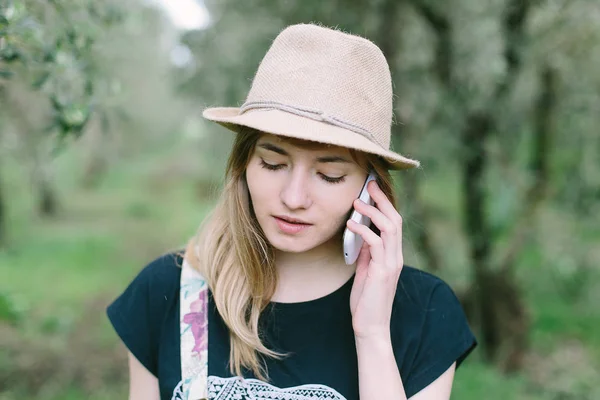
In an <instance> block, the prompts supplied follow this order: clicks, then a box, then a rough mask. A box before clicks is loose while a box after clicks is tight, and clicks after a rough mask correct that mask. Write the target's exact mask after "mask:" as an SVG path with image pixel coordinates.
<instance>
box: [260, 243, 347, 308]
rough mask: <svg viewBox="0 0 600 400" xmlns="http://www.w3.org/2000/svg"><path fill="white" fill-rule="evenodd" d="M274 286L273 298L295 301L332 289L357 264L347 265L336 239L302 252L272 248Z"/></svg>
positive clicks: (313, 297)
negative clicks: (275, 274) (275, 285)
mask: <svg viewBox="0 0 600 400" xmlns="http://www.w3.org/2000/svg"><path fill="white" fill-rule="evenodd" d="M275 265H276V267H277V274H278V279H277V288H276V290H275V294H274V295H273V297H272V299H271V300H272V301H276V302H281V303H297V302H302V301H309V300H314V299H317V298H320V297H323V296H326V295H328V294H329V293H332V292H333V291H335V290H336V289H338V288H339V287H341V286H342V285H343V284H344V283H346V282H347V281H348V279H350V278H351V277H352V275H353V274H354V272H355V270H356V266H354V265H346V263H345V262H344V256H343V254H342V251H341V249H340V243H339V240H336V239H332V240H330V241H329V242H327V243H324V244H322V245H321V246H319V247H316V248H314V249H312V250H310V251H306V252H303V253H287V252H279V251H276V252H275Z"/></svg>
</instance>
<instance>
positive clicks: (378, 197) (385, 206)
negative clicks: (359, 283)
mask: <svg viewBox="0 0 600 400" xmlns="http://www.w3.org/2000/svg"><path fill="white" fill-rule="evenodd" d="M367 190H368V191H369V195H371V198H372V199H373V200H374V201H375V204H376V205H377V209H379V210H380V212H381V213H382V214H383V215H385V216H386V217H387V218H388V219H389V221H390V222H391V223H392V224H393V225H394V226H395V233H396V234H395V237H396V246H395V247H396V257H397V260H398V264H399V265H397V268H402V266H403V265H404V255H403V252H402V216H401V215H400V214H399V213H398V211H397V210H396V208H395V207H394V205H393V204H392V203H391V202H390V200H389V199H388V198H387V196H386V195H385V193H383V191H382V190H381V188H380V187H379V186H378V185H377V183H376V182H369V184H368V185H367ZM376 225H377V224H376Z"/></svg>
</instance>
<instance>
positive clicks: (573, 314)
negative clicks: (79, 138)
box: [0, 147, 600, 400]
mask: <svg viewBox="0 0 600 400" xmlns="http://www.w3.org/2000/svg"><path fill="white" fill-rule="evenodd" d="M180 150H182V149H181V148H180V147H175V148H173V149H171V150H169V151H165V150H162V151H160V152H158V153H154V154H152V153H150V154H148V153H147V154H145V155H138V156H136V157H134V158H132V159H129V160H128V161H127V162H122V163H119V165H115V166H113V168H112V169H111V170H110V171H109V172H108V174H107V175H106V176H105V178H104V179H103V181H102V184H101V185H100V186H99V187H97V188H94V189H91V190H84V189H81V188H80V187H79V186H78V183H77V182H78V179H79V178H80V175H79V170H80V168H79V166H80V164H81V163H80V160H79V159H78V158H77V152H76V150H73V151H71V152H70V153H67V154H65V155H63V156H61V158H60V159H59V160H57V169H56V176H57V177H59V179H57V185H58V190H59V193H60V200H61V211H60V213H59V215H58V217H56V218H55V219H52V220H48V219H40V218H38V217H33V216H32V215H34V213H32V209H33V208H34V204H33V201H32V193H31V188H30V187H29V185H28V184H27V182H28V177H27V175H25V174H24V173H23V171H22V170H21V168H19V165H18V164H17V163H16V162H14V161H10V160H8V161H6V162H5V163H7V164H8V165H5V166H4V171H5V173H4V176H3V179H4V181H5V185H6V187H7V190H5V193H10V197H9V204H8V218H9V221H10V223H9V229H8V231H7V235H8V238H7V240H8V245H7V247H6V248H5V249H4V250H2V251H1V252H0V293H2V294H4V295H5V296H7V297H8V299H9V300H10V305H9V306H10V308H11V312H12V314H13V315H14V317H15V321H14V323H12V324H4V325H2V326H0V345H1V346H0V348H1V349H2V352H1V353H0V400H13V399H14V400H16V399H22V398H36V399H39V400H58V399H65V400H67V399H82V398H86V399H94V400H100V399H117V398H125V397H126V390H127V388H126V383H127V382H126V380H127V375H126V369H125V366H126V360H125V353H124V349H123V348H122V346H121V344H120V343H119V341H118V339H117V337H116V335H115V334H114V332H113V331H112V329H111V327H110V326H109V324H108V321H107V319H106V318H105V316H104V309H105V307H106V305H107V304H108V303H109V302H110V301H111V300H112V299H113V298H114V297H115V296H117V295H118V294H119V293H120V292H121V291H122V290H123V289H124V287H125V286H126V285H127V283H128V282H129V281H130V280H131V279H132V278H133V276H134V275H135V274H136V273H137V271H139V269H140V268H141V267H142V266H143V265H144V264H145V263H146V262H148V261H150V260H151V259H153V258H154V257H156V256H158V255H159V254H161V253H163V252H164V251H167V250H169V249H174V248H180V247H181V246H182V245H183V244H184V243H185V241H186V239H187V238H188V237H190V236H191V235H192V234H193V233H194V231H195V230H196V228H197V225H198V223H199V221H200V220H201V219H202V217H203V215H205V213H206V212H207V210H208V209H209V208H210V204H211V200H209V199H206V198H202V196H201V195H200V193H201V192H202V190H203V189H202V186H200V188H199V186H198V184H197V183H196V182H197V179H195V178H197V177H196V176H195V175H194V174H193V173H192V174H190V173H189V170H187V169H185V168H183V169H182V168H181V160H182V158H181V157H180V153H179V151H180ZM6 171H8V172H6ZM429 179H430V181H429V182H430V185H429V186H430V187H429V189H428V190H429V192H431V193H430V195H431V198H435V197H436V196H435V191H436V190H439V191H445V189H444V188H443V187H442V186H441V182H440V186H438V187H439V189H436V185H435V184H434V183H435V181H434V179H433V177H429ZM442 197H443V196H440V198H442ZM446 198H447V197H446ZM439 229H440V232H438V235H443V229H444V228H443V226H440V228H439ZM448 251H449V252H450V250H448ZM539 253H540V250H539V249H536V248H531V249H529V250H528V252H527V257H526V258H525V259H524V261H523V266H521V268H520V269H519V271H520V279H521V282H522V283H523V288H524V290H525V292H526V296H527V299H528V301H529V304H530V312H531V314H532V317H533V321H534V326H533V330H532V333H531V346H532V350H531V354H530V356H528V361H527V368H526V369H525V371H524V372H523V373H521V374H519V375H516V376H512V377H505V376H502V375H500V374H499V373H498V372H497V371H496V370H495V369H493V368H490V367H487V366H485V365H483V364H482V363H481V361H480V358H479V355H478V353H477V352H475V353H474V354H473V355H472V357H470V359H469V360H467V362H466V363H465V364H464V366H463V367H461V369H460V370H459V372H458V374H457V377H456V379H455V386H454V395H453V398H455V399H482V398H485V399H492V400H494V399H503V400H504V399H507V398H508V399H531V400H534V399H597V398H600V391H599V390H598V388H596V387H594V386H592V385H593V383H594V382H593V380H594V379H597V376H600V375H598V373H599V371H600V370H599V368H598V365H600V335H598V331H599V330H598V328H599V327H600V311H599V310H598V308H597V307H596V306H594V305H595V304H596V305H597V304H598V303H599V301H598V300H599V299H598V297H597V294H595V293H598V290H597V289H598V288H599V287H600V277H599V275H598V271H597V270H596V271H592V272H590V273H589V274H588V275H586V276H585V287H582V288H580V289H578V286H577V281H576V279H577V276H575V277H573V276H568V277H567V278H565V277H564V276H563V275H560V274H558V273H557V272H556V271H554V270H553V269H552V268H553V267H552V266H550V267H549V266H548V265H545V263H544V258H543V257H541V256H540V254H539ZM459 264H460V263H457V262H450V263H449V267H448V270H447V271H445V272H444V276H445V277H447V279H448V280H449V281H450V283H451V284H456V285H460V284H461V283H462V282H465V281H466V279H467V278H466V277H467V276H468V274H467V271H465V270H464V268H462V269H461V267H460V265H459ZM573 280H574V281H573ZM571 281H573V282H571ZM569 285H570V286H569ZM595 289H596V290H595ZM572 292H573V293H574V294H573V293H572ZM594 296H595V297H594ZM565 298H567V299H568V301H567V300H565Z"/></svg>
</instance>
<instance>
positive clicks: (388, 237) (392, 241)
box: [354, 200, 398, 269]
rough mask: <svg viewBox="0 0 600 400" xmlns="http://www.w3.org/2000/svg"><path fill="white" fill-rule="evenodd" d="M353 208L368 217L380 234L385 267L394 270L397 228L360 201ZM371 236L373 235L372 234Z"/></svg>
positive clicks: (396, 250) (379, 212)
mask: <svg viewBox="0 0 600 400" xmlns="http://www.w3.org/2000/svg"><path fill="white" fill-rule="evenodd" d="M354 207H355V208H356V210H357V211H358V212H359V213H361V214H363V215H365V216H367V217H369V218H370V219H371V221H372V222H373V224H374V225H375V226H376V227H377V228H378V229H379V231H380V232H381V240H382V245H383V248H384V254H385V256H384V257H385V263H384V264H385V267H386V268H394V269H395V268H396V267H397V264H398V249H397V246H398V239H397V235H398V231H397V229H398V228H397V226H396V225H395V224H394V223H392V221H390V219H389V218H388V217H387V216H385V215H384V214H383V213H382V212H381V211H380V210H378V209H377V208H376V207H373V206H370V205H368V204H366V203H363V202H362V201H360V200H356V201H355V204H354ZM369 230H370V229H369ZM371 232H372V231H371ZM373 234H375V233H374V232H373Z"/></svg>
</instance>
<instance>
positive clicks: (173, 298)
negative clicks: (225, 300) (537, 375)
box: [107, 253, 476, 400]
mask: <svg viewBox="0 0 600 400" xmlns="http://www.w3.org/2000/svg"><path fill="white" fill-rule="evenodd" d="M182 263H183V260H182V258H181V256H180V255H176V254H175V253H169V254H166V255H163V256H161V257H159V258H158V259H156V260H154V261H152V262H151V263H150V264H148V265H147V266H146V267H145V268H144V269H143V270H142V271H141V272H140V273H139V274H138V276H137V277H136V278H135V279H134V280H133V281H132V282H131V284H130V285H129V287H127V289H126V290H125V291H124V292H123V294H121V296H119V297H118V298H117V299H116V300H115V301H114V302H113V303H112V304H111V305H110V306H109V307H108V309H107V313H108V317H109V319H110V321H111V322H112V324H113V326H114V328H115V330H116V331H117V333H118V335H119V336H120V337H121V339H122V340H123V342H124V343H125V345H126V346H127V347H128V348H129V350H130V351H131V352H132V353H133V354H134V355H135V356H136V357H137V359H138V360H139V361H140V362H141V363H142V364H143V365H144V366H145V367H146V368H147V369H148V371H150V372H151V373H152V374H154V375H155V376H156V377H157V378H158V381H159V385H160V395H161V399H162V400H174V399H179V397H178V396H179V395H178V394H177V393H178V392H179V390H180V385H181V384H180V381H181V361H180V360H181V358H180V357H181V356H180V348H179V344H180V332H179V323H180V321H179V279H180V275H181V268H180V266H181V265H182ZM353 279H354V277H352V278H351V279H350V280H349V281H348V282H346V283H345V284H344V285H343V286H342V287H340V288H339V289H337V290H335V291H334V292H332V293H330V294H329V295H327V296H324V297H321V298H319V299H316V300H311V301H306V302H300V303H274V302H272V303H270V304H269V306H268V307H267V309H266V310H265V311H264V312H263V314H262V316H261V321H260V323H261V326H262V327H263V337H264V343H265V344H266V345H267V347H269V348H271V349H273V350H277V351H281V352H288V353H291V355H290V356H288V357H285V358H283V359H281V360H274V359H270V358H269V359H266V367H267V368H268V373H269V378H270V381H269V382H268V383H265V382H261V381H259V380H257V379H256V378H255V377H254V376H253V375H252V373H251V372H250V371H245V372H244V374H243V375H244V376H243V378H244V379H243V380H242V379H239V378H235V377H232V375H231V373H230V372H229V368H228V359H229V335H228V331H227V328H226V326H225V324H224V322H223V320H222V319H221V317H220V315H219V313H218V312H217V310H216V307H215V304H214V302H213V299H212V296H211V293H210V291H209V316H208V327H209V333H208V337H209V347H208V375H209V387H210V391H209V397H210V398H211V399H219V400H229V399H245V398H246V397H244V391H251V392H252V393H253V396H254V397H253V398H256V399H263V398H265V399H266V398H269V399H281V400H287V399H297V400H309V399H317V398H320V399H336V400H338V399H347V400H350V399H353V400H354V399H358V396H359V392H358V367H357V358H356V347H355V342H354V334H353V329H352V317H351V313H350V307H349V300H350V291H351V289H352V282H353ZM390 329H391V337H392V345H393V349H394V355H395V357H396V362H397V364H398V368H399V370H400V376H401V378H402V382H403V384H404V389H405V391H406V395H407V397H411V396H412V395H414V394H415V393H417V392H419V391H420V390H421V389H423V388H425V387H426V386H427V385H429V384H430V383H431V382H433V381H434V380H435V379H436V378H438V377H439V376H440V375H441V374H442V373H443V372H444V371H446V369H448V368H449V367H450V366H451V365H452V363H453V362H454V361H456V362H457V366H458V365H460V363H461V362H462V361H463V360H464V359H465V358H466V356H467V355H468V354H469V353H470V352H471V351H472V350H473V348H474V347H475V346H476V340H475V337H474V336H473V333H472V332H471V330H470V328H469V325H468V323H467V320H466V318H465V315H464V313H463V310H462V307H461V305H460V303H459V302H458V299H457V298H456V296H455V295H454V293H453V291H452V289H451V288H450V287H449V286H448V285H447V284H446V283H445V282H444V281H442V280H441V279H439V278H437V277H435V276H434V275H431V274H429V273H426V272H423V271H420V270H418V269H415V268H412V267H409V266H404V268H403V270H402V273H401V275H400V280H399V283H398V289H397V292H396V298H395V303H394V307H393V311H392V323H391V327H390Z"/></svg>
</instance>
